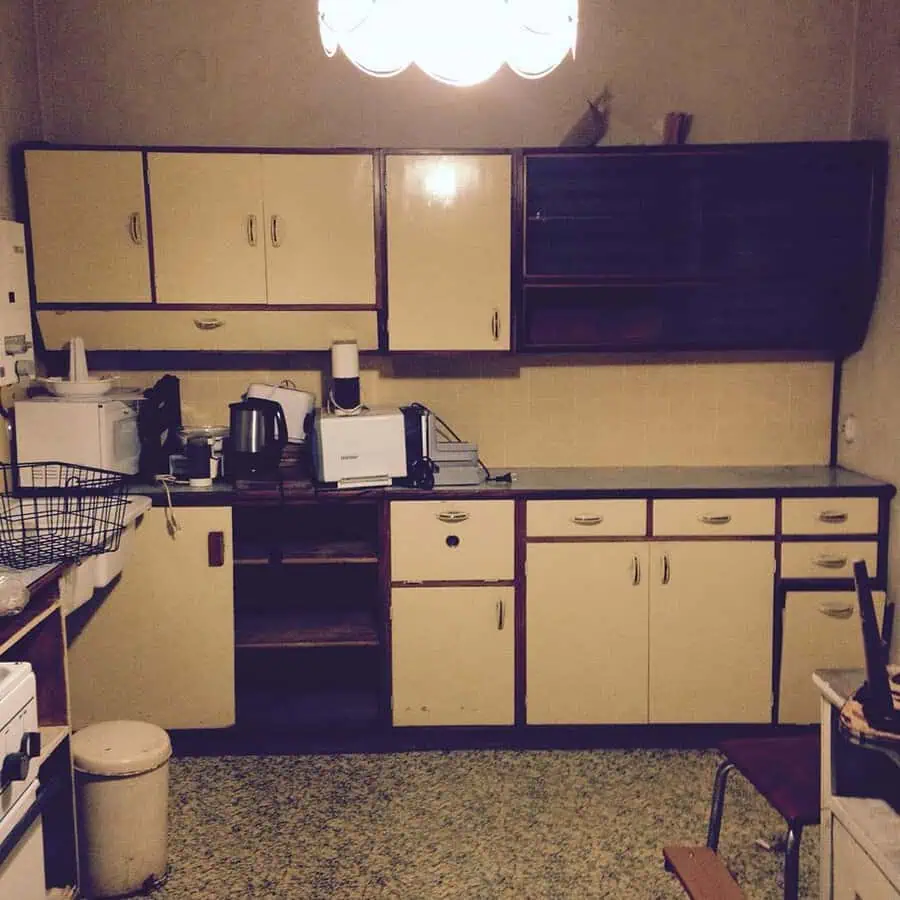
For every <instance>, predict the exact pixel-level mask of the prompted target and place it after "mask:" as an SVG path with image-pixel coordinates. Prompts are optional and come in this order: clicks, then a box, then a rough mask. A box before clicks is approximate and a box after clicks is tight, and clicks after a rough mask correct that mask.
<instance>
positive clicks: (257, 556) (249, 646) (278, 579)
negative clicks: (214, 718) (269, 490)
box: [234, 498, 385, 730]
mask: <svg viewBox="0 0 900 900" xmlns="http://www.w3.org/2000/svg"><path fill="white" fill-rule="evenodd" d="M381 514H382V513H381V504H380V502H379V501H378V500H377V499H375V500H360V501H348V500H346V499H344V498H342V499H341V502H340V503H334V502H328V501H327V500H319V499H310V500H309V501H307V502H301V503H290V504H282V505H275V506H273V505H260V506H253V505H245V506H240V507H236V508H235V510H234V582H235V623H234V624H235V653H236V658H235V687H236V698H237V726H238V727H239V728H244V727H250V728H253V727H262V728H272V729H288V730H294V729H315V728H332V727H336V726H345V727H360V726H363V727H370V726H373V725H375V724H377V723H378V722H379V721H381V720H383V719H384V707H385V702H384V696H383V695H384V681H385V679H384V675H383V671H384V665H383V658H384V649H383V648H384V633H385V625H384V618H385V617H384V602H383V599H382V593H383V592H382V589H381V583H382V580H381V574H380V565H381V552H380V548H381V545H382V541H381Z"/></svg>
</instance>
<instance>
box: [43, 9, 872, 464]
mask: <svg viewBox="0 0 900 900" xmlns="http://www.w3.org/2000/svg"><path fill="white" fill-rule="evenodd" d="M35 3H36V5H37V8H38V47H39V58H40V77H41V94H42V96H43V98H44V108H43V113H44V120H45V131H46V137H47V138H49V139H50V140H54V141H58V142H88V143H116V144H122V143H133V144H180V145H186V144H198V145H256V146H394V147H417V146H421V147H426V146H448V147H450V146H494V145H499V146H519V145H525V146H535V145H552V144H556V143H558V141H559V140H560V138H561V137H562V135H563V134H564V133H565V132H566V130H567V129H568V128H569V126H570V125H571V124H572V123H573V122H574V120H575V119H577V118H578V116H579V115H580V114H581V112H582V110H583V109H584V100H585V98H586V97H593V96H595V95H596V94H597V93H599V92H600V90H601V89H602V88H603V87H604V86H605V85H608V86H609V88H610V90H611V92H612V94H613V106H612V117H611V125H610V130H609V134H608V136H607V142H608V143H647V142H649V143H655V142H657V141H658V139H659V136H658V133H657V132H656V130H655V129H656V127H657V123H658V121H659V119H660V117H661V116H662V115H663V114H664V113H665V112H666V111H667V110H672V109H678V110H689V111H691V112H692V113H693V114H694V129H693V133H692V135H691V138H692V140H694V141H713V142H715V141H756V140H760V141H777V140H804V139H809V140H819V139H829V138H842V137H845V136H846V134H847V122H848V114H849V103H850V96H851V75H852V59H853V28H854V16H855V5H854V3H853V2H842V3H835V2H834V0H795V2H792V3H790V4H787V3H784V2H783V0H758V2H756V3H752V4H751V3H747V2H746V0H685V2H682V3H680V4H671V3H665V2H662V0H582V2H581V4H580V6H581V19H582V24H581V30H580V37H579V42H578V51H577V58H576V60H575V61H574V62H571V61H568V62H566V63H564V65H563V66H562V67H561V68H560V69H558V70H557V71H556V72H555V73H554V74H553V75H551V76H550V77H548V78H546V79H543V80H541V81H536V82H535V81H525V80H522V79H519V78H516V77H515V76H512V75H511V74H509V73H508V72H502V73H500V74H499V75H498V76H497V77H495V78H494V79H492V80H491V81H490V82H488V83H487V84H484V85H481V86H477V87H474V88H469V89H462V90H460V89H453V88H449V87H446V86H443V85H439V84H436V83H434V82H432V81H430V80H429V79H427V78H426V77H425V76H423V75H421V74H420V73H419V72H417V71H409V72H407V73H404V74H403V75H401V76H399V77H397V78H393V79H386V80H379V79H371V78H368V77H365V76H362V75H360V74H359V73H357V72H356V70H355V69H353V67H352V66H351V65H350V64H349V63H347V61H346V60H344V59H342V58H338V59H333V60H328V59H326V58H325V57H324V55H323V53H322V51H321V48H320V45H319V39H318V33H317V28H316V22H315V7H316V4H315V0H300V2H298V0H267V2H265V3H246V2H243V3H241V2H238V0H202V2H201V0H195V2H191V3H184V2H179V0H153V2H146V0H144V2H126V0H115V2H108V0H102V2H101V0H35ZM33 88H34V85H31V89H33ZM156 374H158V373H128V374H127V375H125V376H124V377H125V378H126V380H129V381H130V382H131V383H144V384H148V383H150V382H152V380H153V379H154V377H156ZM177 374H179V376H180V377H181V378H182V390H183V395H184V398H185V417H186V419H187V420H188V421H191V422H195V423H200V422H216V423H221V422H224V421H225V418H226V416H227V403H228V402H229V401H232V400H234V399H236V398H237V397H238V396H239V395H240V393H241V391H242V390H243V389H244V387H245V386H246V384H247V383H248V382H249V381H250V380H253V379H257V378H264V379H265V380H270V381H277V380H280V378H282V377H293V378H294V379H295V380H296V381H297V382H298V384H300V385H301V386H304V385H308V386H311V387H312V388H313V389H315V390H316V392H317V393H320V392H321V373H318V372H311V373H287V372H275V373H244V372H226V373H221V372H216V373H214V372H179V373H177ZM364 392H365V398H366V400H367V402H369V403H370V404H381V403H397V402H406V401H410V400H414V399H417V400H420V401H422V402H425V403H427V404H429V405H431V406H433V407H434V408H435V410H436V411H437V412H438V413H439V414H440V415H442V416H443V417H444V418H446V419H447V420H448V421H449V422H450V423H451V424H452V425H453V426H454V428H456V429H457V430H458V431H459V432H460V434H462V435H463V436H464V437H466V438H468V439H472V440H477V441H478V442H479V444H480V446H481V449H482V455H483V457H484V458H485V460H486V461H487V463H488V464H489V465H491V466H507V465H511V466H516V465H520V466H521V465H558V464H584V465H591V464H593V465H622V464H638V465H639V464H648V465H650V464H657V465H664V464H671V465H678V464H681V465H690V464H790V463H822V462H826V461H827V459H828V439H829V421H830V404H831V366H829V365H827V364H816V365H806V364H797V363H794V364H788V363H784V364H748V363H734V364H728V365H725V364H721V365H715V364H687V365H683V364H663V363H657V364H648V363H644V364H641V363H631V364H626V365H623V364H620V363H616V364H613V363H609V362H606V361H598V360H597V359H596V358H589V357H588V358H585V357H552V358H547V359H543V358H536V359H529V360H527V361H525V362H524V363H522V364H521V365H519V364H515V365H512V364H506V363H500V362H496V361H474V362H447V361H440V360H437V361H433V362H430V363H422V362H411V361H396V360H395V361H383V362H381V363H379V364H377V365H376V366H374V367H373V368H370V369H369V370H367V371H366V372H365V373H364Z"/></svg>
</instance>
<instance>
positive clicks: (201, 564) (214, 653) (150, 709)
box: [69, 507, 235, 728]
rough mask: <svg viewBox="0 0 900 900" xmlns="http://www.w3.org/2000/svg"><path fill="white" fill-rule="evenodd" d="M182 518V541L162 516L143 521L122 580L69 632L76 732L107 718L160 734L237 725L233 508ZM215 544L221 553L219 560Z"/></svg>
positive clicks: (158, 511)
mask: <svg viewBox="0 0 900 900" xmlns="http://www.w3.org/2000/svg"><path fill="white" fill-rule="evenodd" d="M175 514H176V516H177V520H178V523H179V525H180V526H181V530H180V531H178V532H176V534H175V537H174V538H173V537H172V536H171V535H170V533H169V530H168V528H167V522H166V511H165V510H164V509H163V508H161V507H155V508H153V509H151V510H150V511H149V512H147V513H146V515H145V516H144V517H143V518H142V519H141V520H139V521H138V524H137V528H136V531H135V532H134V534H133V535H132V539H133V545H132V548H131V556H130V557H129V559H128V561H127V562H126V563H125V568H124V571H123V572H122V575H121V578H120V579H119V581H118V582H116V583H114V586H113V587H112V589H111V591H110V593H109V596H107V597H105V598H104V600H103V602H102V603H100V604H98V605H97V608H96V609H95V610H94V611H93V614H92V615H91V617H90V618H89V619H87V621H86V622H85V623H84V626H83V627H82V628H81V629H80V630H78V631H75V630H72V631H71V632H70V647H69V679H70V693H71V705H72V722H73V725H74V727H75V728H80V727H82V726H83V725H88V724H90V723H91V722H99V721H104V720H108V719H140V720H143V721H147V722H153V723H154V724H155V725H159V726H160V727H162V728H218V727H224V726H228V725H232V724H234V720H235V703H234V575H233V566H232V552H231V509H229V508H225V507H190V508H184V507H180V508H178V509H177V510H176V511H175ZM211 535H212V536H213V537H211ZM216 542H221V546H222V549H223V553H222V555H221V558H220V559H218V560H211V559H210V544H211V543H216ZM218 563H221V565H218Z"/></svg>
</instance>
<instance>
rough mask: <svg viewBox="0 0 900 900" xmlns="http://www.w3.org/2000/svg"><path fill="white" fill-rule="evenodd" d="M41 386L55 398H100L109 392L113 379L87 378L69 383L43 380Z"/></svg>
mask: <svg viewBox="0 0 900 900" xmlns="http://www.w3.org/2000/svg"><path fill="white" fill-rule="evenodd" d="M42 381H43V384H44V385H46V387H47V389H48V390H49V391H50V393H51V394H56V396H57V397H100V396H101V395H103V394H106V393H108V392H109V390H110V389H111V388H112V386H113V383H114V382H115V378H88V379H86V380H85V381H69V379H68V378H44V379H42Z"/></svg>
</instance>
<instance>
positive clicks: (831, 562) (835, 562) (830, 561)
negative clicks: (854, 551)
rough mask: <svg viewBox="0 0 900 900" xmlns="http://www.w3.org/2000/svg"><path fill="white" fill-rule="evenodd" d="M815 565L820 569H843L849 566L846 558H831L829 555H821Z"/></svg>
mask: <svg viewBox="0 0 900 900" xmlns="http://www.w3.org/2000/svg"><path fill="white" fill-rule="evenodd" d="M813 564H814V565H817V566H818V567H819V568H820V569H843V568H845V567H846V565H847V557H846V556H831V555H829V554H828V553H820V554H819V555H818V556H817V557H816V558H815V559H814V560H813Z"/></svg>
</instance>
